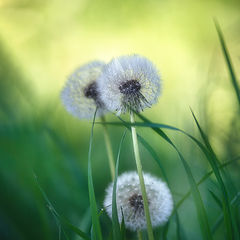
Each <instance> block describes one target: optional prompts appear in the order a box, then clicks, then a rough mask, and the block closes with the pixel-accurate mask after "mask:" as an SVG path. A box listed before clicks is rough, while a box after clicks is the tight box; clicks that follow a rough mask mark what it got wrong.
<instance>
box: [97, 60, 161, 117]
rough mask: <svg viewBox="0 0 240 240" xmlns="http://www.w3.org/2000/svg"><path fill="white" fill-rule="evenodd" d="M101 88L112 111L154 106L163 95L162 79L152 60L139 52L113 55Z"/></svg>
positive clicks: (136, 109) (100, 79) (103, 97)
mask: <svg viewBox="0 0 240 240" xmlns="http://www.w3.org/2000/svg"><path fill="white" fill-rule="evenodd" d="M98 88H99V92H100V96H101V99H102V101H103V102H104V104H105V106H106V108H107V109H108V110H109V111H112V112H114V111H117V114H118V115H119V114H121V113H125V112H126V111H128V110H130V109H132V110H134V111H136V112H140V111H142V110H143V109H144V108H146V107H151V105H152V104H154V103H156V102H157V99H158V97H159V95H160V89H161V80H160V76H159V73H158V70H157V69H156V67H155V66H154V65H153V63H152V62H151V61H150V60H148V59H147V58H145V57H142V56H139V55H130V56H121V57H118V58H114V59H113V60H112V61H111V62H110V63H109V64H107V65H106V67H105V68H104V70H103V73H102V75H101V76H100V77H99V81H98Z"/></svg>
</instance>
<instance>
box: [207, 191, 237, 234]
mask: <svg viewBox="0 0 240 240" xmlns="http://www.w3.org/2000/svg"><path fill="white" fill-rule="evenodd" d="M239 199H240V192H238V193H237V194H236V196H235V197H234V198H233V199H232V201H231V205H234V204H235V203H236V202H237V201H238V200H239ZM223 220H224V216H223V214H222V213H221V214H220V216H219V217H218V219H217V221H216V223H215V224H214V225H213V227H212V233H213V234H214V233H215V232H216V230H217V229H218V227H219V226H220V224H221V223H222V221H223Z"/></svg>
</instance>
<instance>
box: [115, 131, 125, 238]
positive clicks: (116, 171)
mask: <svg viewBox="0 0 240 240" xmlns="http://www.w3.org/2000/svg"><path fill="white" fill-rule="evenodd" d="M125 136H126V130H125V131H124V134H123V136H122V138H121V141H120V144H119V148H118V155H117V161H116V168H115V177H114V182H113V194H112V222H113V239H114V240H121V239H122V236H121V230H120V224H119V221H118V212H117V202H116V190H117V177H118V167H119V159H120V153H121V149H122V144H123V140H124V138H125Z"/></svg>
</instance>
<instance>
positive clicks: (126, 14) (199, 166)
mask: <svg viewBox="0 0 240 240" xmlns="http://www.w3.org/2000/svg"><path fill="white" fill-rule="evenodd" d="M239 16H240V3H239V1H233V0H232V1H224V0H218V1H217V0H215V1H206V0H204V1H190V0H183V1H181V2H180V1H176V0H175V1H174V0H172V1H171V0H168V1H157V0H149V1H146V0H128V1H120V0H119V1H111V0H69V1H64V0H58V1H57V0H0V239H1V240H4V239H36V240H37V239H58V238H59V228H58V222H55V220H54V217H53V216H52V215H51V213H50V211H49V209H48V206H47V205H46V202H45V201H44V199H43V197H42V195H41V193H40V191H39V189H38V187H37V185H36V181H35V180H34V173H35V174H36V175H37V178H38V181H39V183H40V185H41V186H42V188H43V189H44V191H45V192H46V193H47V196H48V198H49V199H50V201H51V202H52V204H53V205H54V206H55V208H56V210H57V211H58V212H59V213H60V214H62V215H64V216H65V217H67V218H68V219H69V220H70V221H71V222H72V223H73V224H74V225H76V226H79V227H80V228H81V229H83V230H86V231H89V227H90V217H89V216H90V215H89V214H90V212H89V202H88V189H87V153H88V144H89V135H90V128H91V124H90V123H89V122H87V121H80V120H78V119H76V118H74V117H72V116H70V115H69V114H68V113H67V112H66V111H65V109H64V108H63V106H62V104H61V102H60V99H59V93H60V91H61V88H62V87H63V85H64V82H65V81H66V79H67V76H68V75H70V74H71V72H72V71H74V70H75V68H76V67H78V66H80V65H82V64H84V63H86V62H88V61H91V60H94V59H100V60H104V61H106V62H108V61H109V60H111V58H113V57H116V56H119V55H123V54H131V53H138V54H141V55H144V56H146V57H148V58H149V59H151V60H152V61H153V62H154V63H155V64H156V65H157V67H158V68H159V70H160V72H161V76H162V79H163V91H162V96H161V97H160V99H159V103H158V104H157V105H155V106H153V107H152V108H151V109H148V110H146V111H145V112H144V115H145V116H147V117H148V118H151V120H152V121H154V122H161V123H165V124H170V125H174V126H176V127H179V128H181V129H184V130H186V131H187V132H190V133H191V134H193V135H196V136H197V137H199V135H198V133H197V129H196V127H195V125H194V121H193V118H192V116H191V112H190V109H189V107H191V108H192V109H193V110H194V112H195V113H196V114H197V117H198V119H199V120H200V122H201V124H202V125H203V126H204V129H205V130H206V132H207V133H208V136H209V138H210V141H211V143H212V144H213V146H214V149H215V150H216V152H217V154H218V156H219V158H220V159H221V160H222V161H223V162H224V161H226V160H230V159H232V158H234V157H236V156H239V155H240V147H239V146H240V126H239V121H238V120H239V118H237V117H236V116H237V115H238V113H237V111H238V104H237V100H236V97H235V95H234V91H233V87H232V85H231V82H230V78H229V74H228V70H227V67H226V64H225V61H224V57H223V55H222V52H221V48H220V44H219V40H218V37H217V34H216V29H215V26H214V23H213V18H214V17H216V18H217V19H218V21H219V23H220V25H221V27H222V29H223V32H224V35H225V39H226V42H227V45H228V48H229V51H230V53H231V57H232V60H233V63H234V66H235V69H236V72H237V74H238V76H240V68H239V66H240V64H239V61H240V31H239V30H240V18H239ZM125 117H126V119H127V117H128V116H127V115H126V116H125ZM107 119H108V120H114V121H115V120H116V118H115V117H114V116H111V115H109V116H107ZM109 130H110V137H111V140H112V145H113V149H114V154H115V156H116V154H117V150H118V145H119V141H120V138H121V135H122V133H123V127H112V126H111V127H109ZM139 133H140V134H141V135H142V136H144V138H145V139H146V140H147V141H148V142H149V143H150V144H151V145H152V146H153V147H154V149H155V150H156V152H157V153H158V155H159V157H160V159H161V161H162V164H163V165H164V168H165V170H166V172H167V175H168V177H169V180H170V187H171V190H172V192H173V194H174V199H175V201H178V200H179V199H180V197H181V196H183V194H184V193H185V192H186V191H187V190H188V189H189V185H188V182H187V178H186V175H185V172H184V169H183V167H182V165H181V162H180V160H179V158H178V156H177V155H176V153H175V152H174V151H173V149H172V148H171V147H170V146H169V145H167V144H166V143H165V142H163V141H162V140H161V139H159V137H158V136H157V135H156V134H154V133H153V132H152V131H151V130H149V129H139ZM168 134H169V136H171V138H172V139H173V141H174V142H175V143H176V145H177V146H178V147H179V149H180V150H181V152H182V153H183V155H184V156H185V157H186V159H187V161H188V162H189V164H190V166H191V169H192V171H193V173H194V177H195V179H196V180H199V179H200V177H202V176H203V175H204V174H205V173H206V172H208V171H209V170H210V168H209V166H208V164H207V161H206V159H205V158H204V156H203V154H202V153H201V152H200V150H199V149H198V148H197V147H196V146H195V145H194V144H193V143H192V142H190V140H188V139H187V138H186V137H184V136H183V135H180V134H179V133H175V132H169V133H168ZM141 154H142V161H143V166H144V170H145V171H148V172H152V173H154V174H155V175H158V176H161V174H160V172H159V169H158V166H157V165H156V163H155V162H154V160H153V159H152V158H151V156H150V155H149V153H148V152H147V151H146V150H145V149H144V148H143V147H142V146H141ZM133 169H135V163H134V158H133V151H132V145H131V138H130V135H129V134H128V135H127V138H126V141H125V142H124V146H123V153H122V157H121V161H120V172H123V171H126V170H133ZM228 170H229V174H230V175H231V178H232V179H233V182H234V183H235V185H236V188H237V189H239V187H240V181H239V180H240V179H239V164H238V163H234V164H232V165H231V166H229V167H228ZM93 176H94V184H95V192H96V196H97V201H98V204H99V209H100V208H101V207H102V201H103V198H104V190H105V188H106V187H107V185H108V184H109V182H110V180H111V178H110V174H109V169H108V165H107V157H106V151H105V146H104V143H103V141H102V128H101V126H100V125H97V126H96V128H95V137H94V147H93ZM209 189H211V190H214V191H216V192H217V193H218V187H217V186H216V181H215V179H214V178H211V179H209V180H208V181H207V182H206V183H205V184H203V185H202V187H200V190H201V193H202V196H203V199H204V203H205V206H206V208H207V210H208V213H209V216H208V217H209V221H210V223H214V222H215V221H216V219H217V217H218V216H219V214H220V209H219V207H218V206H216V203H215V202H214V201H213V199H212V197H211V196H210V195H209V193H208V190H209ZM228 191H229V194H230V196H231V198H233V197H234V194H235V192H234V191H233V189H231V188H229V189H228ZM238 211H239V208H238ZM179 214H180V222H181V224H182V228H183V231H184V232H185V235H186V236H185V238H184V239H201V234H200V230H199V223H198V221H197V218H196V213H195V207H194V204H193V200H192V198H191V197H190V198H189V199H188V200H187V201H186V202H185V203H184V205H183V206H182V207H181V208H180V211H179ZM101 222H102V225H103V228H104V229H105V233H104V234H105V236H108V234H109V231H110V229H109V228H108V225H109V223H110V220H109V219H108V218H107V217H106V216H105V215H104V214H103V216H102V218H101ZM175 228H176V226H175V222H174V221H171V224H170V229H169V233H168V236H169V239H175V238H176V230H175ZM66 231H67V232H68V230H66ZM68 234H69V236H70V239H78V238H77V237H76V236H75V235H74V234H73V233H72V232H70V231H69V232H68ZM61 235H62V234H61ZM130 235H131V234H130ZM215 236H216V239H223V237H224V235H223V234H222V230H221V228H220V229H218V230H217V231H216V235H215Z"/></svg>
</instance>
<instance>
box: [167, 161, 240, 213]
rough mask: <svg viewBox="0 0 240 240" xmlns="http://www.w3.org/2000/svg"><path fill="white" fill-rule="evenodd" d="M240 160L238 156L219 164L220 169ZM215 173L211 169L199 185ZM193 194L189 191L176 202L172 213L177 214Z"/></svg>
mask: <svg viewBox="0 0 240 240" xmlns="http://www.w3.org/2000/svg"><path fill="white" fill-rule="evenodd" d="M239 160H240V157H237V158H235V159H233V160H230V161H228V162H226V163H224V164H222V165H220V166H219V169H222V168H224V167H226V166H228V165H230V164H231V163H233V162H236V161H239ZM212 174H213V171H210V172H208V173H207V174H205V175H204V176H203V177H202V178H201V179H200V181H198V182H197V185H198V186H199V185H200V184H202V183H203V182H204V181H205V180H207V179H208V178H209V177H210V176H211V175H212ZM190 194H191V191H188V192H187V193H186V194H185V195H184V196H183V197H182V199H181V200H179V201H178V203H177V204H176V206H175V208H174V210H173V213H172V216H173V215H174V214H175V212H176V211H177V209H178V208H179V207H180V206H181V205H182V204H183V202H184V201H185V200H186V199H187V198H188V197H189V196H190Z"/></svg>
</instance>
